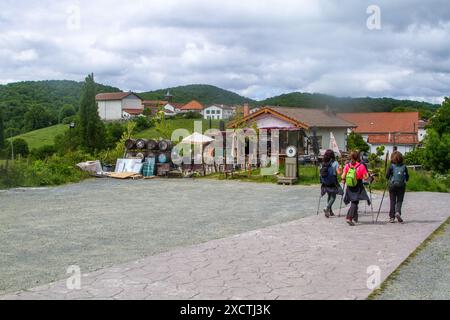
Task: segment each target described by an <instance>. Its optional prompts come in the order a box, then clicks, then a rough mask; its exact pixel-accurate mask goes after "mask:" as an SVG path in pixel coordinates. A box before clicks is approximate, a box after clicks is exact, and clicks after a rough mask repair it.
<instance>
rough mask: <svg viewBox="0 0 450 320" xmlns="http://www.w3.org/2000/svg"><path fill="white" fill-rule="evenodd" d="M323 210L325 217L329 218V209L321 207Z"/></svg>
mask: <svg viewBox="0 0 450 320" xmlns="http://www.w3.org/2000/svg"><path fill="white" fill-rule="evenodd" d="M323 212H324V213H325V217H326V218H329V217H330V209H328V208H325V209H323Z"/></svg>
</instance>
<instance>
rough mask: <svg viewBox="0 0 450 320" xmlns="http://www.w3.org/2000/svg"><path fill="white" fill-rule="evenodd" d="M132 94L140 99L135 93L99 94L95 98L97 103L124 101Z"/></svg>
mask: <svg viewBox="0 0 450 320" xmlns="http://www.w3.org/2000/svg"><path fill="white" fill-rule="evenodd" d="M132 94H133V95H135V96H137V97H138V98H140V97H139V96H138V95H137V94H135V93H133V92H110V93H99V94H97V95H96V96H95V100H96V101H110V100H122V99H125V98H126V97H128V96H129V95H132Z"/></svg>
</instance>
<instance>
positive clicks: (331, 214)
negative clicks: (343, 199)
mask: <svg viewBox="0 0 450 320" xmlns="http://www.w3.org/2000/svg"><path fill="white" fill-rule="evenodd" d="M334 216H335V214H334V212H333V210H331V209H330V217H334Z"/></svg>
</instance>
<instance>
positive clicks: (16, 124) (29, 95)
mask: <svg viewBox="0 0 450 320" xmlns="http://www.w3.org/2000/svg"><path fill="white" fill-rule="evenodd" d="M82 86H83V83H82V82H76V81H67V80H62V81H59V80H53V81H30V82H18V83H11V84H8V85H0V108H1V109H2V111H3V118H4V119H5V129H6V130H7V132H6V134H7V136H9V135H11V134H12V135H17V134H21V133H25V132H28V131H32V130H36V129H40V128H44V127H48V126H51V125H54V124H56V123H59V122H61V121H63V120H64V119H69V118H70V116H73V114H75V112H76V111H77V109H78V105H79V102H80V96H81V90H82ZM168 90H170V93H171V94H172V95H173V99H174V102H178V103H187V102H189V101H191V100H194V99H195V100H198V101H200V102H201V103H203V104H204V105H208V104H213V103H221V104H227V105H236V104H242V103H244V102H248V103H249V104H250V105H252V106H263V105H273V106H288V107H302V108H318V109H320V108H326V107H327V106H328V107H329V108H331V109H332V110H334V111H337V112H368V111H410V110H419V111H420V112H421V116H422V117H424V118H429V117H430V116H431V114H432V113H433V112H434V111H435V110H436V109H437V108H438V107H439V105H434V104H430V103H426V102H417V101H409V100H396V99H391V98H338V97H333V96H328V95H323V94H309V93H300V92H293V93H289V94H284V95H280V96H277V97H273V98H269V99H266V100H263V101H255V100H252V99H249V98H246V97H243V96H240V95H239V94H237V93H234V92H231V91H228V90H224V89H221V88H218V87H215V86H211V85H204V84H198V85H187V86H180V87H174V88H169V89H167V88H166V89H161V90H156V91H149V92H143V93H139V95H140V96H141V97H142V98H143V99H146V100H163V99H164V97H165V95H166V93H167V91H168ZM97 91H98V92H99V93H100V92H117V91H120V89H118V88H115V87H111V86H105V85H101V84H98V85H97Z"/></svg>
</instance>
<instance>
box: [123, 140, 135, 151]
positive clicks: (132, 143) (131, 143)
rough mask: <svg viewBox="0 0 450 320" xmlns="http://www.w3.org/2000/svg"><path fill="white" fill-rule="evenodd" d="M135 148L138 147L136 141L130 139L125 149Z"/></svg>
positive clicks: (126, 142)
mask: <svg viewBox="0 0 450 320" xmlns="http://www.w3.org/2000/svg"><path fill="white" fill-rule="evenodd" d="M135 147H136V140H134V139H128V140H127V141H125V148H127V149H134V148H135Z"/></svg>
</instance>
